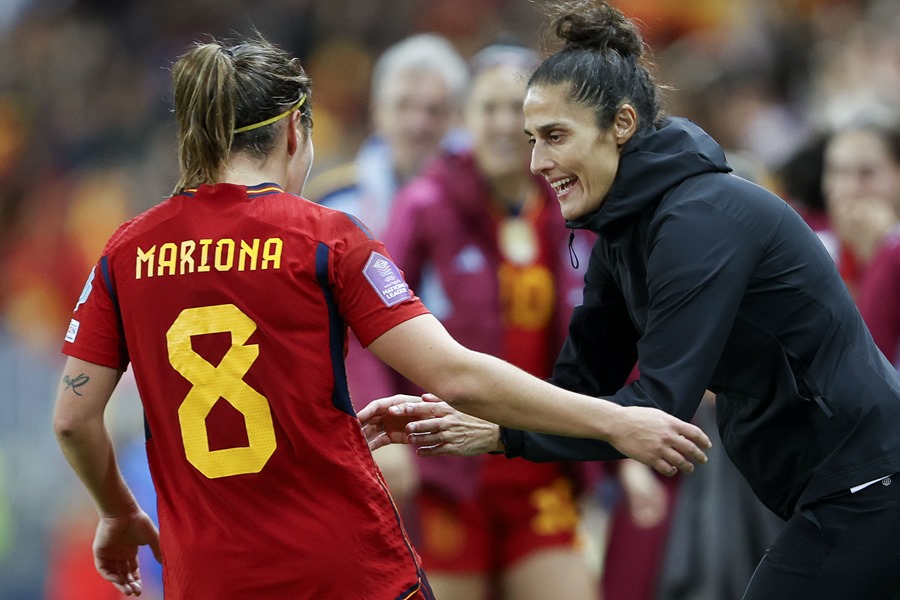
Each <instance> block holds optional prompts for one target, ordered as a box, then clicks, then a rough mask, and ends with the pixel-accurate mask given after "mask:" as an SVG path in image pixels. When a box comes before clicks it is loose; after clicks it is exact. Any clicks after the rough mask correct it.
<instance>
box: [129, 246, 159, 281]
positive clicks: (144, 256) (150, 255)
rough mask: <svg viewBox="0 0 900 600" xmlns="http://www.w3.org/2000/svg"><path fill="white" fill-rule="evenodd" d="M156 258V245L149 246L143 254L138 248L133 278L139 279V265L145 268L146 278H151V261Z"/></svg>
mask: <svg viewBox="0 0 900 600" xmlns="http://www.w3.org/2000/svg"><path fill="white" fill-rule="evenodd" d="M155 256H156V245H153V246H150V249H149V250H147V251H146V252H144V251H143V250H141V249H140V248H138V249H137V261H136V262H135V265H134V278H135V279H140V278H141V265H145V266H146V267H147V271H146V273H147V277H153V259H154V257H155Z"/></svg>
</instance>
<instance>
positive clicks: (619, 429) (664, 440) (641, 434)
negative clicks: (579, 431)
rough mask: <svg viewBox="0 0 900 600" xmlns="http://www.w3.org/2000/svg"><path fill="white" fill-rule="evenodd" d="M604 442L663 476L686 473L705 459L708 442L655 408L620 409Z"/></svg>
mask: <svg viewBox="0 0 900 600" xmlns="http://www.w3.org/2000/svg"><path fill="white" fill-rule="evenodd" d="M617 413H618V414H617V416H616V421H615V423H614V425H613V426H612V427H610V430H611V431H612V434H611V435H610V439H609V440H607V441H608V442H609V443H610V444H612V445H613V446H615V448H616V449H617V450H618V451H619V452H621V453H622V454H625V455H626V456H629V457H631V458H633V459H635V460H638V461H640V462H642V463H644V464H645V465H648V466H650V467H652V468H654V469H656V470H657V471H659V472H660V473H662V474H663V475H667V476H670V477H671V476H672V475H675V474H676V473H677V472H678V471H683V472H685V473H690V472H692V471H693V470H694V463H699V464H703V463H705V462H706V461H707V460H708V459H707V457H706V454H705V453H704V452H703V451H704V450H707V449H709V448H711V447H712V442H711V441H710V440H709V437H707V435H706V434H705V433H703V430H702V429H700V428H699V427H697V426H696V425H692V424H690V423H687V422H685V421H682V420H681V419H679V418H677V417H673V416H672V415H670V414H668V413H666V412H663V411H661V410H659V409H656V408H649V407H643V406H622V407H619V410H618V411H617Z"/></svg>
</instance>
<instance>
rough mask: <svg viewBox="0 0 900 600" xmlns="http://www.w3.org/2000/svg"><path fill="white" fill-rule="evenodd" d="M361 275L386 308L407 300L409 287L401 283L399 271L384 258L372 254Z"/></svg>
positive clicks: (376, 253) (389, 260)
mask: <svg viewBox="0 0 900 600" xmlns="http://www.w3.org/2000/svg"><path fill="white" fill-rule="evenodd" d="M363 275H365V277H366V280H367V281H368V282H369V285H371V286H372V289H374V290H375V292H377V293H378V295H379V297H380V298H381V301H382V302H384V304H385V305H386V306H394V305H395V304H398V303H400V302H403V301H404V300H408V299H409V286H408V285H406V282H405V281H403V277H402V276H401V275H400V269H398V268H397V266H396V265H395V264H394V263H393V262H391V259H389V258H387V257H386V256H382V255H381V254H379V253H378V252H372V254H370V255H369V260H367V261H366V266H365V267H364V268H363Z"/></svg>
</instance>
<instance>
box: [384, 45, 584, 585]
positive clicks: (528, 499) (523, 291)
mask: <svg viewBox="0 0 900 600" xmlns="http://www.w3.org/2000/svg"><path fill="white" fill-rule="evenodd" d="M535 64H537V54H536V53H535V52H534V51H532V50H529V49H526V48H524V47H520V46H515V45H507V44H498V45H494V46H489V47H488V48H485V49H484V50H482V51H481V52H479V53H478V54H477V55H476V56H475V57H474V59H473V60H472V83H471V88H470V90H469V93H468V97H467V99H466V102H465V106H464V121H465V126H466V129H467V131H468V133H469V135H470V136H471V139H472V147H471V150H469V151H465V152H456V153H454V152H450V151H448V152H444V153H443V154H441V155H440V156H439V157H438V158H437V159H436V160H434V161H433V162H432V163H431V164H430V165H429V166H428V167H427V168H426V170H425V171H424V172H423V173H422V174H421V175H420V176H419V177H418V178H416V179H414V180H413V181H412V182H411V183H410V184H408V185H407V186H405V187H404V188H402V189H401V190H400V192H399V193H398V195H397V198H396V199H395V201H394V205H393V209H392V212H391V216H390V219H389V220H388V225H387V229H386V231H385V233H384V237H383V240H384V243H385V245H386V247H387V248H388V249H389V251H390V252H391V255H392V256H393V257H394V259H395V260H396V261H397V264H398V266H400V268H401V269H403V270H404V273H405V275H406V278H407V281H408V282H409V283H410V285H411V286H412V287H413V288H414V289H416V290H418V292H419V294H420V297H421V298H422V300H423V302H424V303H425V305H426V306H427V307H428V308H429V310H431V312H432V314H434V315H435V316H436V317H437V318H438V319H440V320H441V322H442V323H443V324H444V326H445V327H446V328H447V330H448V331H449V332H450V334H451V335H452V336H454V337H455V338H456V339H457V340H459V341H460V342H461V343H462V344H464V345H466V346H468V347H470V348H473V349H477V350H480V351H482V352H487V353H489V354H493V355H495V356H500V357H502V358H504V359H505V360H508V361H509V362H511V363H513V364H515V365H516V366H518V367H520V368H522V369H524V370H526V371H528V372H529V373H531V374H533V375H537V376H539V377H548V376H549V375H550V373H551V370H552V367H553V362H554V360H555V358H556V355H557V354H558V353H559V350H560V348H561V346H562V341H563V339H564V338H565V331H566V325H567V323H568V319H569V316H570V315H571V312H572V307H573V305H574V303H576V302H578V301H579V300H580V297H581V281H582V278H583V270H582V271H579V270H577V269H575V268H573V266H572V265H570V262H569V251H568V236H569V232H568V231H567V230H566V229H565V224H564V222H563V220H562V219H561V218H560V215H559V209H558V208H557V205H556V198H555V196H556V195H555V194H554V193H553V191H552V189H551V188H550V186H549V185H547V183H546V181H544V180H543V178H540V177H536V176H534V175H532V174H531V173H530V172H529V170H528V153H529V151H528V144H527V140H526V139H525V137H524V136H523V135H522V128H523V126H524V117H523V115H522V101H523V99H524V97H525V80H526V79H527V77H528V74H529V73H530V70H531V69H532V68H533V67H534V65H535ZM591 238H592V236H590V234H587V233H582V234H580V235H579V236H578V240H577V241H578V244H579V248H580V251H581V252H582V255H584V254H586V252H587V248H589V245H588V244H589V243H590V241H592V240H591ZM574 243H575V240H573V244H574ZM395 387H396V388H397V389H403V387H404V384H403V382H401V381H397V383H396V384H395ZM406 387H407V388H408V387H409V386H408V384H407V385H406ZM417 464H418V467H419V472H420V478H421V482H422V483H421V488H420V489H419V491H418V493H417V495H416V502H415V508H416V510H415V513H416V514H417V517H418V521H417V527H416V528H415V529H418V530H419V531H420V532H421V541H420V543H419V544H417V546H418V548H419V551H420V552H421V554H422V559H423V564H424V565H425V568H426V569H427V571H428V573H429V580H430V581H431V583H432V586H433V587H434V589H435V594H436V595H437V596H438V597H439V598H445V599H449V600H453V599H460V600H462V599H471V600H479V599H486V598H488V597H489V593H490V588H491V583H492V582H497V583H498V584H499V587H500V595H499V596H496V597H498V598H510V599H512V598H515V599H522V600H528V599H535V600H538V599H541V598H548V597H552V596H555V597H564V598H571V599H578V598H585V599H587V598H594V597H595V596H596V592H595V591H594V589H593V585H592V582H591V580H590V579H591V578H590V577H589V575H588V571H587V568H586V563H585V560H584V558H583V556H582V554H581V552H580V551H578V550H577V548H576V534H577V527H578V523H579V518H578V507H577V504H576V493H577V489H578V487H579V481H578V475H579V474H580V473H578V472H575V471H574V469H575V467H573V466H572V465H571V464H569V465H567V464H564V463H545V464H536V463H529V462H527V461H524V460H514V461H508V460H506V459H505V458H504V457H502V456H478V457H443V458H436V459H419V460H418V461H417ZM415 529H414V530H415ZM492 597H493V596H492Z"/></svg>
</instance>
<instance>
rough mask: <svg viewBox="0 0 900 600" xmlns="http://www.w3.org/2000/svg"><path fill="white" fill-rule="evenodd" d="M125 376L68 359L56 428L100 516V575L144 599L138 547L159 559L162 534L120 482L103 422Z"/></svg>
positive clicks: (96, 545) (96, 557)
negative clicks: (120, 379) (149, 549)
mask: <svg viewBox="0 0 900 600" xmlns="http://www.w3.org/2000/svg"><path fill="white" fill-rule="evenodd" d="M121 375H122V372H121V371H119V370H116V369H111V368H109V367H104V366H100V365H96V364H93V363H89V362H86V361H83V360H80V359H78V358H69V359H68V360H67V361H66V366H65V368H64V370H63V375H62V381H61V382H60V386H59V392H58V394H57V398H56V407H55V409H54V412H53V429H54V432H55V433H56V439H57V441H58V443H59V446H60V448H61V449H62V452H63V454H64V455H65V457H66V460H68V462H69V464H70V465H71V466H72V469H73V470H74V471H75V473H76V474H77V475H78V477H79V479H81V481H82V483H84V486H85V487H86V488H87V490H88V492H89V493H90V495H91V497H92V498H93V500H94V503H95V504H96V506H97V512H98V513H99V515H100V523H99V525H98V528H97V534H96V537H95V539H94V561H95V565H96V567H97V570H98V571H99V572H100V574H101V575H103V576H104V577H105V578H106V579H107V580H108V581H110V582H111V583H112V584H113V585H114V586H115V587H116V588H117V589H118V590H119V591H120V592H122V593H124V594H126V595H131V594H135V595H140V593H141V587H140V575H139V574H138V569H137V547H138V546H139V545H143V544H149V545H150V546H151V548H152V549H153V551H154V554H156V556H157V558H160V554H159V534H158V533H157V531H156V527H155V525H154V524H153V522H152V520H150V518H149V517H148V516H147V515H146V513H144V512H143V511H142V510H141V509H140V507H139V506H138V504H137V501H136V500H135V498H134V495H133V494H132V493H131V490H129V489H128V486H127V485H126V483H125V480H124V479H123V478H122V474H121V472H120V471H119V467H118V465H117V463H116V456H115V451H114V449H113V444H112V441H111V439H110V436H109V431H108V430H107V428H106V425H105V423H104V420H103V414H104V411H105V410H106V405H107V403H108V402H109V399H110V397H111V396H112V392H113V390H114V389H115V387H116V384H117V383H118V381H119V378H120V377H121Z"/></svg>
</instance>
